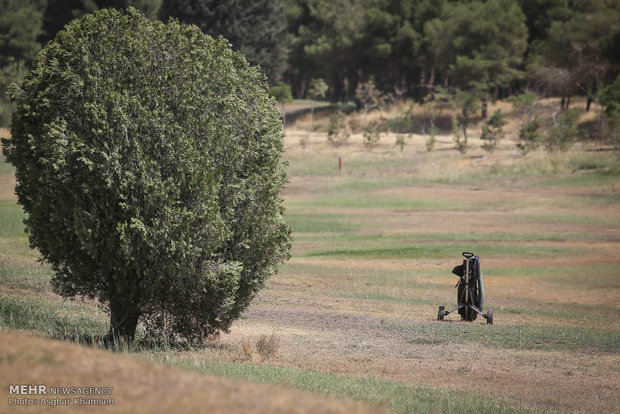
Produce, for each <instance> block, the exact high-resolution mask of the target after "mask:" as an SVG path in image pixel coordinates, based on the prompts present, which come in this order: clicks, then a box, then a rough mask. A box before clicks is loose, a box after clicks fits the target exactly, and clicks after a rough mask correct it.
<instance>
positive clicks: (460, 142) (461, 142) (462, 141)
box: [452, 116, 467, 154]
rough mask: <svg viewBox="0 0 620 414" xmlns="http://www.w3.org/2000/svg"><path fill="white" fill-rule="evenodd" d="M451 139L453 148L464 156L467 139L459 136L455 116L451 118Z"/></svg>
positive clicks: (457, 122) (459, 130) (459, 132)
mask: <svg viewBox="0 0 620 414" xmlns="http://www.w3.org/2000/svg"><path fill="white" fill-rule="evenodd" d="M452 139H453V140H454V144H455V145H454V146H455V148H456V149H457V150H459V152H460V153H461V154H465V153H466V152H467V138H463V135H461V129H460V128H459V121H458V119H457V117H456V116H453V117H452Z"/></svg>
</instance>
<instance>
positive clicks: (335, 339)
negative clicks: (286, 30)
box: [0, 119, 620, 413]
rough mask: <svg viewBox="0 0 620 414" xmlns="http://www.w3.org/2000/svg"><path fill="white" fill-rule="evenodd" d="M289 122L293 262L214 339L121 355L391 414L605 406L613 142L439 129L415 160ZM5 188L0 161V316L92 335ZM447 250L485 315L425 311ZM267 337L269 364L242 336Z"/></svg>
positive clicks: (619, 356)
mask: <svg viewBox="0 0 620 414" xmlns="http://www.w3.org/2000/svg"><path fill="white" fill-rule="evenodd" d="M297 122H298V123H296V124H294V125H292V126H291V128H292V129H290V130H288V131H287V138H286V157H287V159H288V160H289V162H290V168H289V180H290V183H289V185H288V186H287V188H286V189H285V191H284V193H283V197H284V199H285V204H286V206H287V217H288V221H289V223H290V224H291V226H292V227H293V229H294V233H293V236H294V243H293V257H292V259H291V260H290V261H289V262H287V263H286V264H284V265H283V267H282V269H281V271H280V273H279V274H278V275H277V276H276V277H274V278H273V279H272V280H271V282H270V285H269V287H268V288H267V289H266V290H264V291H263V294H262V295H261V296H260V297H259V298H258V299H257V300H256V301H255V302H254V303H253V304H252V305H251V307H250V309H249V310H248V312H247V313H246V314H245V315H244V316H243V318H242V319H240V320H239V321H237V322H236V323H235V324H234V325H233V327H232V330H231V332H230V333H229V334H226V335H222V336H220V337H219V338H217V339H214V340H213V341H212V342H211V343H209V344H208V345H207V346H206V347H205V348H204V349H198V350H192V351H179V350H173V349H159V350H138V351H136V352H135V357H137V358H141V359H146V360H147V361H152V362H154V363H158V364H159V363H164V364H170V365H173V366H177V367H180V368H182V369H184V370H190V371H198V372H200V373H208V374H217V375H223V376H231V377H238V378H244V379H248V380H250V381H254V382H263V383H272V384H279V385H283V386H285V388H290V387H293V388H298V389H301V390H304V391H309V392H312V393H318V394H323V395H328V396H331V397H337V398H347V399H354V400H360V401H364V402H366V403H369V404H371V405H374V406H377V407H380V408H386V409H389V410H392V411H394V412H402V413H405V412H446V413H448V412H449V413H455V412H539V411H545V412H609V413H611V412H617V411H618V410H620V205H619V204H620V196H619V194H620V162H619V161H620V157H619V154H618V151H612V150H602V149H604V148H594V147H590V146H585V145H581V144H580V145H577V146H575V147H574V148H573V149H572V150H570V151H568V152H566V153H552V154H547V153H543V152H534V153H531V154H528V155H527V156H526V157H523V156H519V155H518V154H517V153H516V151H515V147H514V143H513V142H511V141H510V140H509V139H507V140H506V141H505V142H503V143H502V144H501V145H500V148H499V149H498V150H497V151H495V152H494V153H492V154H487V153H485V152H483V151H482V150H480V149H479V145H480V143H479V141H477V139H476V136H475V134H473V135H474V137H473V139H472V149H471V150H470V151H469V152H468V153H467V154H466V155H465V156H463V155H461V154H459V153H458V152H457V151H455V150H453V149H452V146H453V144H452V142H451V138H450V137H449V136H439V137H438V143H437V146H436V149H435V150H434V151H432V152H430V153H429V152H426V150H425V143H424V142H425V139H426V138H425V137H424V136H421V135H408V136H407V137H406V138H405V142H406V145H405V146H404V149H403V151H400V150H399V149H398V147H396V146H395V139H396V135H395V134H389V135H387V136H384V137H383V138H382V140H381V143H380V145H379V146H378V147H377V148H375V149H373V150H372V151H368V150H366V149H364V147H363V145H362V141H361V136H359V135H354V136H353V137H352V138H351V141H350V143H349V144H348V145H346V146H343V147H340V148H333V147H330V146H328V145H327V143H326V137H325V134H324V133H321V132H314V131H313V132H308V131H307V130H306V128H305V127H304V125H305V124H303V119H301V120H299V121H297ZM317 122H320V121H317ZM302 139H303V143H304V145H301V143H300V142H301V141H302ZM339 158H340V159H342V165H343V169H342V171H339V169H338V159H339ZM13 186H14V178H13V171H12V169H11V168H10V167H9V166H8V165H6V164H4V163H2V164H0V318H1V324H2V326H3V327H4V328H9V329H16V330H34V331H36V332H38V333H39V334H42V335H44V336H50V337H55V338H82V339H83V338H85V337H88V336H89V335H96V334H101V333H103V332H105V330H106V325H107V320H106V316H105V314H104V313H103V312H102V311H101V310H100V309H99V308H97V307H96V305H95V304H93V303H91V302H83V301H79V300H77V301H74V302H68V301H64V300H62V299H60V298H58V297H56V296H55V295H54V294H53V293H51V292H50V289H49V285H48V280H49V278H50V276H51V271H50V269H49V268H48V267H47V266H45V265H43V266H42V265H41V264H39V263H38V262H37V261H36V259H37V254H36V252H33V251H32V250H30V249H29V247H28V243H27V238H26V236H25V235H24V234H23V232H22V230H23V229H22V227H23V226H22V225H21V220H22V218H23V217H22V213H21V210H20V207H19V206H17V205H16V202H15V197H14V195H13V189H12V188H13ZM464 250H469V251H473V252H475V253H476V254H477V255H479V256H480V257H481V260H482V272H483V275H484V276H485V285H486V294H487V295H486V296H487V303H486V308H493V309H494V311H495V324H494V325H493V326H487V325H485V323H484V320H480V319H478V320H476V321H475V322H472V323H466V322H461V321H458V320H457V319H458V318H456V317H452V316H450V317H448V318H447V319H449V321H444V322H438V321H437V320H436V316H437V306H438V305H446V306H448V307H451V306H453V305H455V302H456V290H455V289H453V287H454V284H455V283H456V277H455V276H454V275H452V274H451V269H452V267H454V266H455V265H457V264H459V263H460V261H461V259H462V257H461V252H462V251H464ZM0 335H3V334H2V333H0ZM266 336H271V337H272V338H275V339H276V341H275V342H274V344H273V347H274V348H275V349H274V350H275V351H277V355H276V356H275V357H270V358H263V357H261V355H260V354H261V353H260V352H259V350H258V349H257V347H256V344H257V342H258V341H259V340H260V339H261V338H265V337H266ZM192 375H193V374H192Z"/></svg>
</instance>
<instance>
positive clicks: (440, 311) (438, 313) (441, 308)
mask: <svg viewBox="0 0 620 414" xmlns="http://www.w3.org/2000/svg"><path fill="white" fill-rule="evenodd" d="M444 309H446V307H445V306H440V307H439V312H437V320H438V321H443V317H444V315H445V311H444Z"/></svg>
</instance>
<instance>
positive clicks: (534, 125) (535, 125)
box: [517, 115, 543, 155]
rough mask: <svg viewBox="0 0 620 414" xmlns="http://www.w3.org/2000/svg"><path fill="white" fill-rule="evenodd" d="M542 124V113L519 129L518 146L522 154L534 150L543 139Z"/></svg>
mask: <svg viewBox="0 0 620 414" xmlns="http://www.w3.org/2000/svg"><path fill="white" fill-rule="evenodd" d="M542 136H543V135H542V124H541V119H540V115H536V116H535V117H534V119H532V120H531V121H530V122H526V123H525V124H523V125H521V128H520V129H519V142H518V143H517V148H519V150H520V151H521V153H522V154H524V155H525V154H527V153H529V152H531V151H534V150H535V149H536V148H538V147H539V146H540V142H541V141H542Z"/></svg>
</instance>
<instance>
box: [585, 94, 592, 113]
mask: <svg viewBox="0 0 620 414" xmlns="http://www.w3.org/2000/svg"><path fill="white" fill-rule="evenodd" d="M591 104H592V97H590V96H588V101H587V102H586V112H588V111H589V110H590V105H591Z"/></svg>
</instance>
